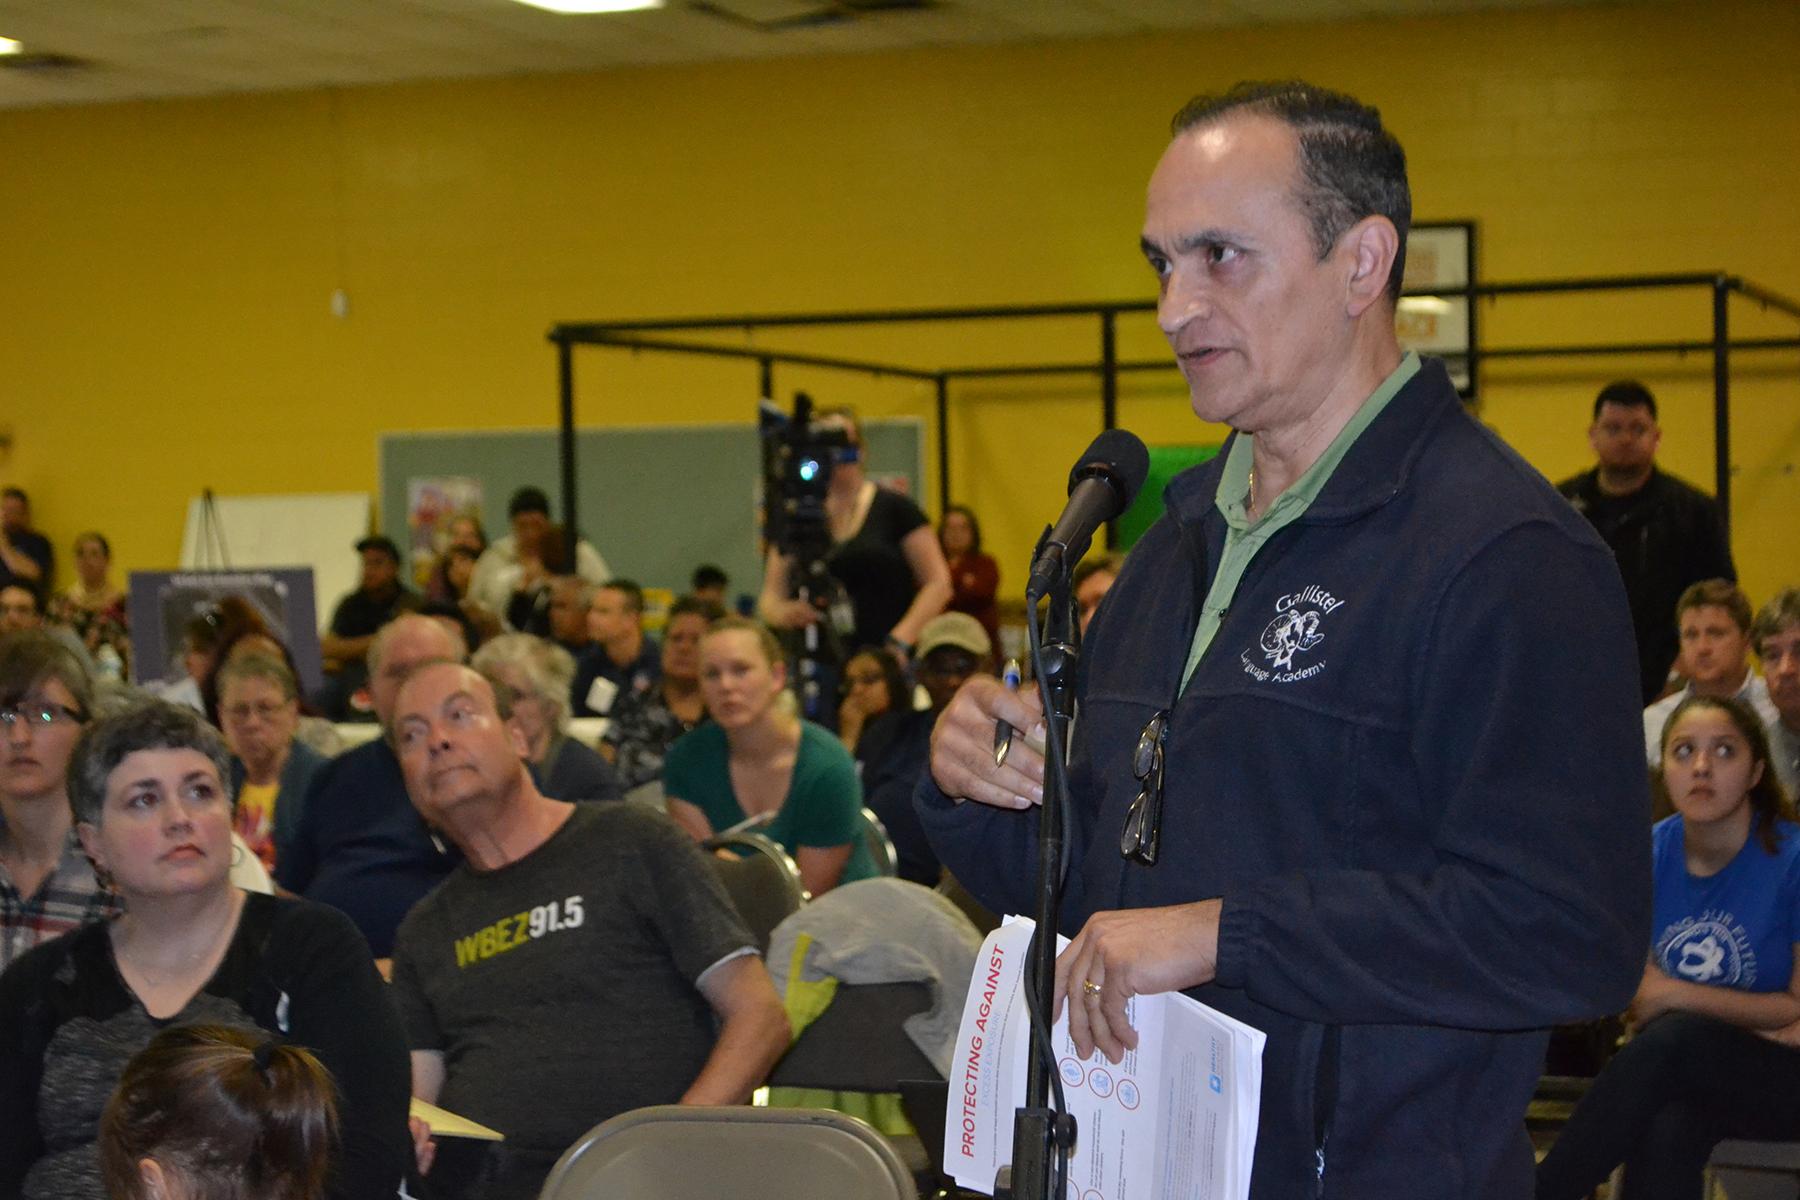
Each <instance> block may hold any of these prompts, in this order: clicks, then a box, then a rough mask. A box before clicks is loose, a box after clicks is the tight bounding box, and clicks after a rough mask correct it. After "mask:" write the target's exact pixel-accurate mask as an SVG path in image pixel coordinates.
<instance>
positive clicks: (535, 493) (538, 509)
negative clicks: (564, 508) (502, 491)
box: [506, 484, 550, 517]
mask: <svg viewBox="0 0 1800 1200" xmlns="http://www.w3.org/2000/svg"><path fill="white" fill-rule="evenodd" d="M520 513H543V514H544V515H545V516H546V517H547V516H549V515H550V497H549V496H546V495H545V494H544V489H543V488H541V487H532V486H531V485H529V484H527V485H526V486H525V487H522V488H520V489H519V490H518V491H516V492H514V493H513V494H512V499H511V500H508V501H507V502H506V515H507V516H508V517H516V516H518V515H519V514H520Z"/></svg>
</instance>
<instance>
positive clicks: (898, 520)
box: [757, 408, 951, 661]
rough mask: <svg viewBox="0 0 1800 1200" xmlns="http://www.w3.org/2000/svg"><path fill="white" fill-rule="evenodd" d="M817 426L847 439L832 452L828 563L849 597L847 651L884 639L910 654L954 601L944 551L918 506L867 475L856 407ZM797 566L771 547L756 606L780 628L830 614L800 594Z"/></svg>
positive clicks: (835, 412)
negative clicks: (927, 628) (933, 620)
mask: <svg viewBox="0 0 1800 1200" xmlns="http://www.w3.org/2000/svg"><path fill="white" fill-rule="evenodd" d="M812 429H813V431H814V432H815V433H817V434H819V435H822V436H824V437H830V435H832V434H833V433H836V434H838V435H839V436H840V437H841V438H842V441H843V443H844V445H843V448H842V449H840V450H839V451H838V452H837V453H836V454H835V455H834V456H833V462H832V465H831V479H830V486H829V488H828V489H827V491H826V494H825V505H824V507H825V516H826V520H827V523H828V525H829V528H830V534H831V550H830V553H829V554H827V555H826V557H825V566H826V568H827V569H828V570H829V571H830V573H831V575H832V577H833V578H835V579H836V580H837V581H838V582H839V583H840V584H842V585H843V590H844V593H845V595H846V596H847V597H848V599H849V607H850V612H849V622H848V625H847V627H846V626H845V623H844V622H843V621H842V620H840V621H839V624H840V628H839V630H838V632H839V634H840V635H841V636H842V638H843V646H844V650H845V652H846V653H849V652H853V651H855V650H856V649H857V648H859V647H862V646H880V645H884V644H885V645H886V646H887V647H888V649H890V650H892V651H894V652H895V653H896V654H898V655H899V656H900V658H901V659H902V661H904V660H906V659H909V658H910V657H911V656H912V649H913V643H914V642H915V641H917V640H918V636H919V630H920V628H921V627H922V626H923V625H924V624H925V622H927V621H929V620H930V619H931V618H932V617H935V616H936V615H937V614H938V613H940V612H942V611H943V610H944V605H945V604H947V603H949V600H950V591H951V588H950V567H949V565H948V564H947V563H946V562H945V561H944V552H943V549H942V548H941V547H939V545H938V541H937V536H936V535H935V534H934V533H933V532H932V530H931V523H930V522H929V521H928V520H926V518H925V514H924V513H923V512H921V511H920V510H919V506H918V505H917V504H914V503H913V502H912V501H911V500H910V499H908V498H907V497H905V496H902V495H900V494H899V493H898V492H892V491H889V490H887V489H886V488H878V487H876V486H875V484H874V482H873V481H872V480H870V479H868V478H866V477H865V475H864V473H863V461H862V460H863V443H862V431H861V430H860V429H858V428H857V424H856V416H855V414H854V413H852V412H850V411H849V410H848V409H841V408H839V409H830V410H826V411H824V412H821V413H820V414H819V416H818V417H817V419H816V420H814V421H813V422H812ZM794 567H795V559H794V557H793V555H792V554H790V553H784V552H783V551H782V549H781V548H780V547H779V546H772V547H771V548H770V550H769V558H768V563H767V565H766V568H765V569H764V572H763V587H762V596H761V598H760V600H759V601H758V602H757V610H758V612H759V613H760V615H761V616H762V619H763V620H764V621H766V622H767V623H768V624H770V625H772V626H774V627H775V628H777V629H803V628H805V627H806V626H808V625H812V624H814V623H815V622H817V621H818V620H819V619H820V618H821V617H822V616H824V615H826V614H824V613H822V612H821V611H820V610H819V609H818V608H817V607H815V606H814V605H811V604H808V603H806V602H805V601H803V600H798V599H795V598H794V593H795V580H794V573H795V571H794Z"/></svg>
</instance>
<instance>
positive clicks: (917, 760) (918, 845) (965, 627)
mask: <svg viewBox="0 0 1800 1200" xmlns="http://www.w3.org/2000/svg"><path fill="white" fill-rule="evenodd" d="M913 662H914V663H915V664H917V670H918V676H919V683H920V684H921V685H923V687H924V688H925V692H926V694H927V695H929V696H930V697H931V707H929V708H925V709H920V710H918V711H916V712H915V711H913V710H912V707H911V705H902V706H900V708H899V709H897V710H896V709H890V710H888V711H887V712H885V713H883V714H881V715H880V716H879V717H877V718H876V719H875V720H874V721H873V722H872V723H871V724H870V725H869V728H868V729H867V730H866V731H865V732H864V733H863V736H862V740H861V741H860V742H859V743H858V744H857V756H858V758H859V759H860V760H861V762H862V781H863V796H864V799H865V802H866V803H867V804H868V806H869V808H870V809H872V810H873V811H874V813H875V815H876V816H878V817H880V818H881V823H882V824H883V825H886V826H887V831H888V837H890V838H891V839H893V842H894V851H895V855H896V857H897V858H898V859H899V873H900V878H902V879H910V880H912V881H913V882H914V883H921V884H924V885H925V886H926V887H933V886H936V884H937V881H938V876H939V874H940V873H941V870H942V868H940V867H939V865H938V860H937V855H936V854H934V853H933V852H932V849H931V843H930V842H928V841H926V839H925V830H924V829H923V827H922V826H920V824H919V815H918V812H917V811H916V810H915V809H914V808H913V803H912V794H913V790H914V788H916V787H917V786H918V783H919V775H920V773H921V772H923V771H924V770H925V767H926V760H927V758H928V757H929V755H930V753H931V727H932V726H933V725H935V724H937V718H938V714H939V713H940V712H943V711H944V706H945V705H946V704H949V703H950V698H951V697H952V696H954V695H956V689H957V688H959V687H961V686H962V685H963V682H964V681H965V680H967V679H968V678H969V677H970V676H971V675H982V674H987V675H991V674H993V671H994V646H993V643H992V642H990V641H989V640H988V635H987V630H985V629H983V628H982V627H981V622H980V621H977V620H976V619H975V618H974V617H971V616H970V615H969V614H968V613H959V612H951V613H944V614H943V615H942V616H937V617H933V618H932V619H931V620H929V621H927V622H925V626H924V628H922V629H921V630H919V641H918V644H917V645H916V646H915V647H914V648H913Z"/></svg>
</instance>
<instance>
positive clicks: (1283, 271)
mask: <svg viewBox="0 0 1800 1200" xmlns="http://www.w3.org/2000/svg"><path fill="white" fill-rule="evenodd" d="M1410 218H1411V197H1410V193H1409V190H1408V186H1407V180H1406V159H1405V154H1404V152H1403V151H1402V150H1401V148H1400V145H1399V143H1398V141H1396V140H1395V138H1394V137H1393V135H1392V134H1390V133H1389V132H1388V131H1387V130H1386V129H1384V128H1383V127H1382V124H1381V120H1380V116H1379V114H1378V113H1377V112H1376V111H1375V110H1374V109H1372V108H1369V107H1367V106H1365V105H1362V104H1361V103H1359V102H1358V101H1356V100H1354V99H1353V98H1351V97H1349V96H1345V95H1340V94H1337V93H1333V92H1328V91H1324V90H1322V89H1319V88H1315V87H1311V86H1309V85H1306V84H1301V83H1279V84H1240V85H1238V86H1237V87H1235V88H1233V89H1232V90H1231V91H1229V92H1226V93H1224V94H1223V95H1218V96H1203V97H1200V98H1197V99H1195V100H1194V101H1192V102H1191V103H1189V104H1188V105H1187V106H1186V107H1185V108H1183V109H1182V111H1181V112H1180V113H1179V114H1178V115H1177V117H1176V118H1175V122H1174V137H1173V140H1172V141H1171V142H1170V144H1169V146H1168V149H1167V150H1166V151H1165V153H1164V154H1163V156H1162V160H1161V161H1160V162H1159V163H1158V165H1157V167H1156V171H1155V174H1154V175H1153V176H1152V177H1151V180H1150V186H1149V193H1148V198H1147V203H1146V211H1145V218H1144V229H1143V241H1142V245H1143V252H1144V255H1145V257H1146V258H1147V259H1148V261H1149V264H1150V267H1151V269H1152V270H1153V271H1154V272H1155V273H1156V277H1157V280H1158V283H1159V302H1158V309H1157V316H1158V321H1159V322H1160V324H1161V326H1162V329H1163V332H1164V334H1165V335H1166V336H1167V337H1168V339H1169V343H1170V345H1171V346H1172V347H1173V348H1174V350H1175V354H1176V357H1177V359H1178V360H1179V362H1180V365H1181V370H1182V372H1183V374H1184V375H1185V376H1186V378H1187V381H1188V388H1189V392H1190V394H1191V397H1192V404H1193V409H1194V412H1195V414H1196V415H1197V416H1198V417H1200V418H1201V419H1202V420H1206V421H1211V422H1221V423H1224V424H1227V425H1229V426H1231V428H1232V429H1233V430H1234V431H1235V432H1234V433H1233V435H1232V437H1231V438H1230V440H1229V441H1228V442H1227V444H1226V447H1225V449H1224V451H1223V452H1222V453H1221V454H1220V455H1219V456H1218V457H1217V458H1215V459H1213V460H1212V461H1211V462H1209V463H1207V464H1205V465H1203V466H1200V467H1197V468H1195V469H1193V470H1191V471H1188V472H1186V473H1184V474H1183V475H1181V476H1179V477H1177V478H1176V479H1175V480H1174V482H1173V483H1171V484H1170V485H1169V487H1168V489H1167V491H1166V492H1165V493H1164V500H1165V503H1166V509H1167V515H1166V516H1165V517H1164V518H1163V519H1162V520H1161V521H1159V522H1158V523H1157V524H1156V525H1155V526H1154V527H1153V528H1152V529H1151V530H1150V531H1149V532H1148V533H1146V534H1145V536H1144V538H1143V540H1142V541H1141V542H1140V543H1139V544H1138V545H1137V546H1136V548H1135V549H1134V550H1133V551H1132V553H1131V555H1130V557H1129V558H1128V559H1127V560H1126V562H1125V566H1124V568H1123V571H1122V573H1121V574H1120V576H1119V578H1118V582H1117V583H1116V584H1114V586H1113V588H1112V590H1111V592H1110V593H1108V595H1107V598H1106V600H1105V602H1104V604H1102V606H1101V608H1100V610H1099V613H1098V615H1097V616H1096V617H1095V619H1094V622H1093V624H1092V625H1091V626H1090V628H1089V631H1088V640H1087V642H1086V644H1085V646H1084V652H1083V663H1082V672H1081V679H1080V682H1079V684H1078V689H1077V691H1078V696H1079V701H1080V705H1081V708H1080V717H1079V720H1078V721H1076V722H1075V732H1074V741H1073V746H1072V761H1071V769H1070V785H1071V792H1072V801H1073V816H1072V821H1073V824H1072V827H1071V829H1070V831H1069V832H1070V836H1069V840H1070V844H1071V851H1072V852H1071V865H1070V869H1069V876H1068V882H1067V887H1068V890H1067V893H1066V897H1065V903H1064V906H1063V910H1062V923H1063V932H1065V933H1068V934H1071V935H1073V936H1074V942H1073V944H1072V945H1071V946H1070V947H1069V948H1068V949H1067V950H1066V951H1065V952H1064V953H1063V954H1062V955H1061V957H1060V958H1059V959H1058V961H1057V995H1058V1003H1059V1004H1061V1003H1062V1002H1064V998H1065V997H1066V1000H1067V1003H1068V1004H1069V1006H1070V1028H1071V1032H1072V1034H1073V1036H1074V1038H1075V1041H1076V1044H1077V1046H1078V1047H1079V1048H1080V1049H1082V1051H1083V1052H1084V1053H1085V1052H1088V1051H1090V1050H1091V1048H1092V1047H1094V1046H1098V1047H1099V1048H1100V1049H1101V1050H1102V1051H1103V1052H1104V1053H1106V1054H1107V1055H1108V1057H1110V1058H1113V1059H1114V1060H1117V1059H1118V1057H1119V1056H1120V1055H1121V1054H1122V1053H1123V1052H1124V1050H1125V1049H1126V1048H1128V1047H1133V1046H1135V1044H1136V1033H1135V1032H1134V1031H1133V1030H1132V1029H1131V1028H1130V1027H1129V1025H1128V1024H1127V1022H1126V1019H1125V1002H1126V1000H1127V999H1128V998H1130V997H1131V996H1133V995H1138V994H1147V993H1157V992H1165V991H1172V990H1177V989H1180V990H1186V991H1188V992H1189V993H1190V994H1191V995H1193V996H1195V997H1196V998H1198V999H1201V1000H1203V1001H1205V1002H1206V1003H1208V1004H1211V1005H1213V1006H1214V1007H1216V1008H1218V1009H1221V1010H1223V1011H1225V1012H1227V1013H1230V1014H1232V1015H1233V1016H1236V1017H1238V1018H1240V1019H1242V1020H1245V1021H1247V1022H1249V1023H1250V1024H1252V1025H1254V1026H1256V1027H1257V1028H1259V1029H1262V1030H1263V1031H1265V1032H1266V1033H1267V1034H1268V1043H1267V1046H1266V1049H1265V1051H1264V1056H1263V1066H1264V1081H1263V1091H1262V1110H1261V1115H1260V1129H1259V1134H1258V1139H1257V1148H1256V1159H1255V1168H1254V1174H1253V1180H1252V1186H1251V1194H1252V1196H1254V1197H1259V1198H1266V1200H1277V1198H1283V1200H1284V1198H1287V1197H1299V1196H1325V1197H1376V1198H1386V1197H1395V1196H1406V1197H1409V1198H1412V1197H1445V1198H1446V1200H1448V1198H1451V1197H1454V1198H1456V1200H1467V1198H1470V1197H1481V1198H1493V1200H1513V1198H1516V1197H1521V1196H1526V1195H1529V1194H1530V1191H1531V1187H1532V1180H1531V1172H1532V1152H1531V1147H1530V1144H1529V1142H1528V1140H1527V1137H1526V1132H1525V1127H1524V1111H1525V1106H1526V1103H1527V1101H1528V1099H1529V1098H1530V1095H1531V1092H1532V1089H1533V1086H1534V1083H1535V1081H1536V1079H1537V1077H1538V1074H1539V1072H1540V1070H1541V1068H1542V1065H1543V1058H1544V1049H1545V1045H1546V1041H1547V1037H1548V1035H1547V1033H1546V1032H1544V1031H1545V1030H1546V1028H1547V1027H1549V1026H1551V1025H1554V1024H1557V1023H1562V1022H1568V1021H1574V1020H1578V1019H1582V1018H1586V1017H1590V1016H1595V1015H1599V1014H1602V1013H1609V1012H1615V1011H1617V1010H1619V1009H1621V1008H1622V1007H1624V1005H1625V1004H1626V1003H1627V1002H1628V1001H1629V1000H1630V999H1631V996H1632V994H1633V990H1634V988H1635V987H1636V985H1637V983H1638V980H1639V978H1640V976H1641V975H1642V972H1643V964H1644V955H1645V947H1646V946H1647V944H1648V933H1649V919H1650V858H1649V838H1648V823H1647V821H1646V819H1645V815H1646V813H1645V796H1646V792H1645V775H1644V766H1643V752H1642V745H1641V743H1642V725H1641V721H1640V718H1639V711H1638V707H1639V706H1638V690H1637V674H1636V665H1635V664H1636V655H1635V650H1634V643H1633V640H1632V629H1631V622H1630V617H1629V614H1628V611H1627V608H1626V604H1625V596H1624V592H1623V590H1622V587H1621V585H1620V582H1619V577H1618V569H1617V568H1616V567H1615V566H1614V564H1613V561H1612V558H1611V556H1610V554H1609V552H1608V550H1607V548H1606V547H1605V545H1603V544H1602V543H1601V542H1600V540H1599V539H1598V538H1597V537H1596V536H1595V535H1594V533H1593V532H1592V530H1591V528H1590V527H1589V526H1588V525H1587V523H1586V522H1585V521H1583V520H1582V519H1581V518H1580V516H1579V515H1577V514H1576V513H1575V511H1574V510H1573V509H1571V508H1569V506H1568V505H1567V504H1566V503H1565V502H1564V501H1563V500H1562V499H1561V498H1560V497H1558V496H1557V495H1556V493H1555V492H1554V491H1553V490H1552V489H1551V487H1550V485H1549V484H1548V483H1546V482H1545V481H1544V480H1543V479H1542V478H1541V477H1540V476H1539V475H1538V473H1537V472H1536V471H1535V470H1533V469H1532V468H1531V467H1530V466H1528V465H1527V464H1526V463H1525V462H1524V461H1522V460H1521V459H1520V458H1519V457H1518V456H1517V455H1515V454H1514V453H1512V452H1511V451H1510V450H1509V449H1507V448H1506V447H1505V446H1504V445H1502V444H1501V443H1500V442H1499V441H1498V440H1497V439H1495V438H1494V437H1493V436H1492V435H1490V434H1489V433H1488V432H1487V431H1485V430H1484V429H1483V428H1482V427H1481V426H1480V425H1479V424H1478V423H1477V422H1476V421H1475V420H1473V419H1472V418H1471V417H1470V416H1469V414H1468V413H1467V412H1466V411H1465V410H1464V408H1463V405H1462V403H1461V401H1460V399H1459V397H1458V396H1457V394H1456V392H1455V389H1454V388H1453V387H1452V386H1451V383H1450V380H1449V377H1448V376H1447V374H1446V373H1445V370H1444V368H1443V366H1442V365H1441V364H1440V363H1438V362H1436V361H1432V360H1421V359H1419V358H1418V356H1417V355H1415V354H1410V353H1403V352H1402V350H1401V348H1400V346H1399V344H1398V342H1397V340H1396V338H1395V334H1394V309H1395V305H1396V303H1397V301H1398V298H1399V293H1400V279H1401V275H1402V270H1403V267H1404V261H1405V247H1406V232H1407V227H1408V224H1409V222H1410ZM1002 719H1003V720H1005V721H1007V722H1009V723H1010V724H1011V725H1013V726H1015V727H1018V728H1022V729H1031V728H1032V727H1033V726H1034V725H1035V724H1037V723H1038V722H1039V721H1040V720H1041V716H1040V712H1039V710H1038V707H1037V704H1036V702H1035V697H1032V696H1029V695H1027V694H1024V693H1021V694H1016V695H1015V694H1012V693H1009V692H1007V691H1005V690H1004V689H1003V688H1001V687H1000V686H999V685H998V684H997V683H995V682H993V681H991V680H986V679H983V680H976V681H973V682H971V683H970V684H969V685H967V686H966V687H965V688H964V689H963V690H962V691H961V692H960V693H959V695H958V696H957V698H956V699H955V700H954V701H953V702H952V704H951V705H950V707H949V708H948V709H947V710H946V712H945V713H944V715H943V717H942V718H941V719H940V721H939V723H938V726H937V729H936V732H935V734H934V736H933V743H932V758H931V776H930V778H929V779H928V780H926V781H925V782H924V783H923V784H922V786H921V791H920V795H919V806H920V810H921V812H922V814H923V817H924V820H925V823H926V827H927V830H928V832H929V833H930V835H931V838H932V841H933V844H934V845H935V847H936V849H937V851H938V853H939V855H940V856H941V857H942V859H943V861H944V863H945V864H946V865H947V866H949V867H950V869H951V870H952V871H953V872H954V873H955V874H956V876H957V877H958V878H959V879H961V880H962V881H963V882H964V883H965V884H966V885H968V886H969V887H970V888H971V889H972V890H973V891H974V892H975V894H976V895H977V896H978V897H979V898H980V899H981V900H982V901H983V902H984V903H986V904H987V905H989V906H990V907H992V908H994V909H995V910H997V911H1001V912H1030V911H1032V909H1033V897H1034V892H1033V888H1032V883H1033V879H1034V869H1035V864H1034V856H1035V845H1036V842H1035V839H1036V825H1037V821H1036V811H1037V810H1036V809H1035V807H1034V805H1035V804H1036V802H1037V801H1038V800H1039V799H1040V798H1041V796H1042V780H1043V763H1042V760H1041V759H1040V758H1038V757H1037V756H1036V755H1034V754H1033V753H1032V751H1031V749H1030V744H1032V743H1033V742H1034V741H1035V739H1031V738H1015V739H1013V747H1012V750H1011V751H1010V752H1009V754H1008V755H1007V756H1006V758H1005V762H1004V764H1002V765H999V766H997V765H996V763H995V753H994V744H995V742H994V732H995V722H996V721H997V720H1002ZM964 801H975V802H976V803H965V802H964Z"/></svg>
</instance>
